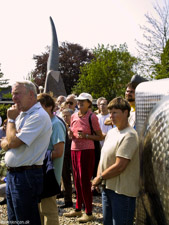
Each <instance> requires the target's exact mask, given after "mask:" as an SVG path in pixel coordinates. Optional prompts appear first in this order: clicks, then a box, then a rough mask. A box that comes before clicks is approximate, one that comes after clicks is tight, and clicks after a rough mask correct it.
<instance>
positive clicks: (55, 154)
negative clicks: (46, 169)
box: [51, 142, 64, 160]
mask: <svg viewBox="0 0 169 225" xmlns="http://www.w3.org/2000/svg"><path fill="white" fill-rule="evenodd" d="M63 152H64V142H59V143H57V144H55V145H54V150H53V151H52V153H51V158H52V160H53V159H56V158H60V157H61V156H62V155H63Z"/></svg>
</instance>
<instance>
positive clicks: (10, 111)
mask: <svg viewBox="0 0 169 225" xmlns="http://www.w3.org/2000/svg"><path fill="white" fill-rule="evenodd" d="M19 113H20V111H19V110H18V108H17V106H16V105H12V106H11V107H10V108H9V109H8V111H7V117H8V118H9V119H13V120H15V119H16V117H17V116H18V115H19Z"/></svg>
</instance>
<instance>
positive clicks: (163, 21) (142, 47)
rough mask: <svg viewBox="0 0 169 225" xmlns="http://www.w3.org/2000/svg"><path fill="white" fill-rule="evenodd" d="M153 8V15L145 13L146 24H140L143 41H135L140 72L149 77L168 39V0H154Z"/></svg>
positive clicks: (151, 75) (153, 73)
mask: <svg viewBox="0 0 169 225" xmlns="http://www.w3.org/2000/svg"><path fill="white" fill-rule="evenodd" d="M153 8H154V11H153V15H152V14H149V13H147V14H145V17H146V22H147V23H146V25H144V26H140V28H141V30H142V31H143V37H144V42H139V41H137V44H138V51H139V58H140V59H141V61H140V62H141V63H140V66H139V69H140V73H141V74H144V75H146V76H148V77H150V78H154V75H155V70H154V69H155V67H154V65H156V64H157V63H160V60H161V54H162V53H163V50H164V48H165V46H166V43H167V40H168V39H169V1H168V0H163V1H162V4H161V5H159V4H158V2H156V3H155V4H154V5H153Z"/></svg>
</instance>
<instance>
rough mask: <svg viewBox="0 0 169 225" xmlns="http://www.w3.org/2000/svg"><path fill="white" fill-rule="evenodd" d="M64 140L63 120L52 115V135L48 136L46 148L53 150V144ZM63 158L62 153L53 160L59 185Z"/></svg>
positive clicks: (64, 128)
mask: <svg viewBox="0 0 169 225" xmlns="http://www.w3.org/2000/svg"><path fill="white" fill-rule="evenodd" d="M65 140H66V127H65V126H64V124H63V122H62V121H60V120H59V119H58V118H57V117H56V116H54V117H52V135H51V138H50V143H49V147H48V150H51V151H53V150H54V147H53V146H54V145H55V144H57V143H60V142H64V143H65ZM63 159H64V153H63V155H62V156H61V157H59V158H56V159H54V160H53V166H54V171H55V177H56V179H57V182H58V184H59V185H60V181H61V175H62V167H63Z"/></svg>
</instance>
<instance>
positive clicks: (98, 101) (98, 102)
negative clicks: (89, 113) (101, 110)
mask: <svg viewBox="0 0 169 225" xmlns="http://www.w3.org/2000/svg"><path fill="white" fill-rule="evenodd" d="M102 100H106V98H105V97H100V98H98V99H97V102H96V103H97V105H98V104H100V102H101V101H102Z"/></svg>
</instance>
